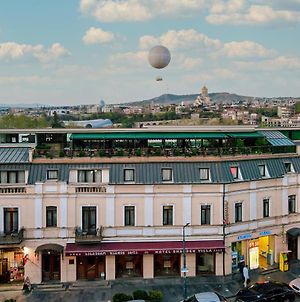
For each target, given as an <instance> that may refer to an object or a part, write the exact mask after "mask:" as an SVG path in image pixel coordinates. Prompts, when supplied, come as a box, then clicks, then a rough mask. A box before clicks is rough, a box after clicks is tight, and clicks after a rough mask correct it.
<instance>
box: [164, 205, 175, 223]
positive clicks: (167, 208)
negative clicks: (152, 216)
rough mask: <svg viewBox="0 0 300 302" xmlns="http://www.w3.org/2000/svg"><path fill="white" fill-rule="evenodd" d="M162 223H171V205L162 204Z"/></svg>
mask: <svg viewBox="0 0 300 302" xmlns="http://www.w3.org/2000/svg"><path fill="white" fill-rule="evenodd" d="M163 225H173V206H163Z"/></svg>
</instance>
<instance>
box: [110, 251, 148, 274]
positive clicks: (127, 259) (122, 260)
mask: <svg viewBox="0 0 300 302" xmlns="http://www.w3.org/2000/svg"><path fill="white" fill-rule="evenodd" d="M142 276H143V255H134V256H133V255H124V256H116V278H124V277H142Z"/></svg>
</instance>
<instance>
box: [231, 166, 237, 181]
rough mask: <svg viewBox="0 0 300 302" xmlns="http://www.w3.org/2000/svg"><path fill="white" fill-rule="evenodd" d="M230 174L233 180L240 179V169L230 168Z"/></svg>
mask: <svg viewBox="0 0 300 302" xmlns="http://www.w3.org/2000/svg"><path fill="white" fill-rule="evenodd" d="M230 172H231V175H232V177H233V179H235V180H236V179H239V167H236V166H235V167H230Z"/></svg>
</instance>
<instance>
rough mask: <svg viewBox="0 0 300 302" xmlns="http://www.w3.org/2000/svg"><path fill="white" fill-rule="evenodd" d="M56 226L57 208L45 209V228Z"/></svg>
mask: <svg viewBox="0 0 300 302" xmlns="http://www.w3.org/2000/svg"><path fill="white" fill-rule="evenodd" d="M56 226H57V207H53V206H50V207H46V227H56Z"/></svg>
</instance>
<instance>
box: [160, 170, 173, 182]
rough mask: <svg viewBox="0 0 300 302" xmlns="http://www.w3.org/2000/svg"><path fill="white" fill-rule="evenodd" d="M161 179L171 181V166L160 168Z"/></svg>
mask: <svg viewBox="0 0 300 302" xmlns="http://www.w3.org/2000/svg"><path fill="white" fill-rule="evenodd" d="M161 176H162V181H172V180H173V170H172V169H171V168H163V169H161Z"/></svg>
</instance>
